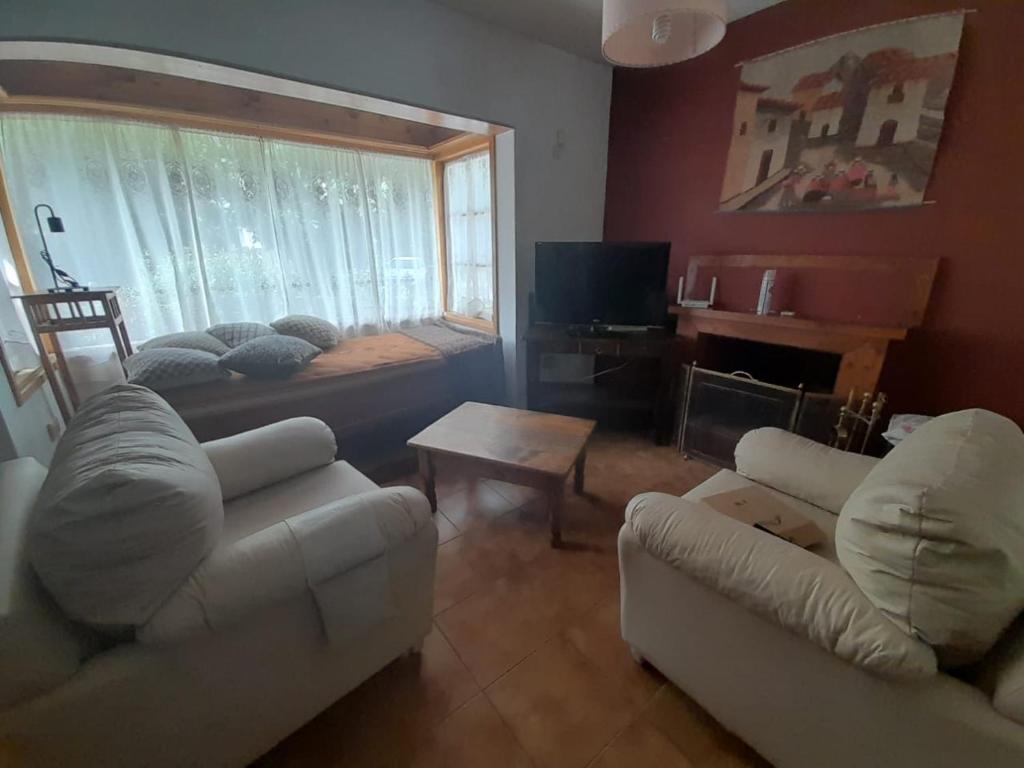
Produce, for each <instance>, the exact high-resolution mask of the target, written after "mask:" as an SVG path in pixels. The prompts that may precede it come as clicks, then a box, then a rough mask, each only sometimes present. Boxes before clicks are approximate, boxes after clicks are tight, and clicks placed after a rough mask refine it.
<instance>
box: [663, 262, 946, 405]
mask: <svg viewBox="0 0 1024 768" xmlns="http://www.w3.org/2000/svg"><path fill="white" fill-rule="evenodd" d="M938 266H939V262H938V259H926V258H916V257H909V256H901V257H899V258H886V257H877V256H855V255H848V256H842V255H832V256H825V255H814V254H803V255H800V254H798V255H778V254H776V255H772V254H694V255H691V256H690V257H689V259H688V265H687V269H686V285H687V286H688V287H689V288H690V289H691V290H692V289H693V287H694V286H696V285H697V276H698V271H699V270H701V269H704V270H708V271H710V272H711V273H712V274H714V273H715V272H717V271H719V270H724V269H780V270H785V269H799V270H823V271H825V270H839V271H852V272H859V273H864V274H872V275H875V276H877V278H878V279H879V280H888V279H890V278H894V277H895V276H901V275H905V276H906V278H907V279H908V281H909V285H908V290H907V294H906V301H905V306H899V307H894V308H893V309H894V310H895V311H896V312H898V316H899V318H900V319H899V320H898V321H897V323H898V324H897V325H893V326H877V325H859V324H857V323H840V322H833V321H828V320H810V319H807V318H803V317H783V316H781V315H756V314H753V313H747V312H724V311H722V310H717V309H691V308H688V307H680V306H675V305H673V306H670V307H669V312H670V313H672V314H673V315H675V317H676V334H677V335H679V336H681V337H682V338H683V339H686V340H687V343H688V344H689V346H690V351H691V352H693V353H694V354H696V353H697V350H698V343H697V342H698V336H701V335H704V336H727V337H731V338H734V339H745V340H747V341H759V342H762V343H765V344H779V345H782V346H786V347H798V348H800V349H811V350H816V351H819V352H830V353H832V354H836V355H839V356H840V357H841V360H840V363H839V372H838V375H837V376H836V382H835V387H834V389H833V392H834V394H836V395H837V396H839V397H841V398H843V399H845V398H846V397H847V395H848V394H849V393H850V391H851V390H853V391H854V392H855V393H856V394H858V395H859V394H862V393H864V392H870V393H873V392H875V391H876V387H877V386H878V378H879V376H880V375H881V373H882V364H883V363H884V362H885V355H886V352H887V350H888V348H889V343H890V342H892V341H902V340H903V339H905V338H906V336H907V331H908V330H909V329H910V328H916V327H917V326H919V325H921V323H922V322H923V321H924V312H925V308H926V307H927V306H928V299H929V297H930V296H931V291H932V283H933V282H934V280H935V274H936V271H937V269H938Z"/></svg>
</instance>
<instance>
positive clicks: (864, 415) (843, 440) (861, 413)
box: [830, 389, 886, 453]
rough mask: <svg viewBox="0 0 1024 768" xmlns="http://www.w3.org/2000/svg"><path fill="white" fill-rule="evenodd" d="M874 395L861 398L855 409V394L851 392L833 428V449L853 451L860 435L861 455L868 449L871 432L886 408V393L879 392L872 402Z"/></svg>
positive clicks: (867, 394) (869, 394) (868, 394)
mask: <svg viewBox="0 0 1024 768" xmlns="http://www.w3.org/2000/svg"><path fill="white" fill-rule="evenodd" d="M871 396H872V394H871V393H870V392H865V393H864V395H863V396H862V397H861V400H860V405H859V406H858V407H856V408H854V401H855V400H856V398H855V397H854V392H853V390H852V389H851V390H850V396H849V397H848V398H847V399H846V405H844V406H842V407H841V408H840V409H839V419H838V420H837V421H836V425H835V427H833V433H834V434H833V436H832V442H831V443H830V445H831V446H832V447H833V448H839V449H840V450H843V451H851V450H853V446H854V443H855V441H856V440H857V437H858V434H860V451H859V452H860V453H864V451H865V450H866V449H867V447H868V439H869V438H870V437H871V432H872V431H873V430H874V428H875V426H876V425H877V424H878V420H879V418H880V417H881V415H882V409H883V408H884V407H885V401H886V397H885V393H882V392H879V393H878V397H877V398H875V402H873V403H872V402H871Z"/></svg>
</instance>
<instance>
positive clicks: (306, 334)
mask: <svg viewBox="0 0 1024 768" xmlns="http://www.w3.org/2000/svg"><path fill="white" fill-rule="evenodd" d="M270 327H271V328H273V329H274V330H275V331H277V332H278V333H283V334H284V335H285V336H295V337H297V338H300V339H305V340H306V341H308V342H309V343H310V344H315V345H316V346H318V347H320V349H330V348H331V347H336V346H338V342H339V341H340V340H341V334H340V333H338V328H337V326H335V325H334V324H333V323H329V322H327V321H326V320H322V319H320V318H319V317H313V316H312V315H286V316H285V317H282V318H281V319H280V320H275V321H274V322H272V323H271V324H270Z"/></svg>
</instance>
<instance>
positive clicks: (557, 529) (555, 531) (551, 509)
mask: <svg viewBox="0 0 1024 768" xmlns="http://www.w3.org/2000/svg"><path fill="white" fill-rule="evenodd" d="M564 488H565V486H564V485H559V487H558V488H557V489H554V490H552V491H551V493H550V494H549V495H548V517H549V518H550V519H551V546H552V547H560V546H562V495H563V492H564Z"/></svg>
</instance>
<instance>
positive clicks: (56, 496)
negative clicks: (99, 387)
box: [29, 384, 224, 632]
mask: <svg viewBox="0 0 1024 768" xmlns="http://www.w3.org/2000/svg"><path fill="white" fill-rule="evenodd" d="M223 521H224V509H223V506H222V503H221V493H220V486H219V485H218V483H217V475H216V474H215V473H214V470H213V467H212V466H211V465H210V461H209V459H208V458H207V457H206V453H205V452H204V451H203V449H202V448H201V447H200V446H199V443H197V442H196V440H195V438H194V437H193V436H192V433H191V432H189V430H188V427H186V426H185V423H184V422H183V421H182V420H181V418H180V417H179V416H178V415H177V414H176V413H175V412H174V411H173V410H172V409H171V407H170V406H169V405H167V403H166V402H164V401H163V400H162V399H161V398H160V397H159V396H158V395H156V394H154V393H153V392H151V391H150V390H148V389H146V388H144V387H138V386H134V385H131V384H121V385H117V386H114V387H111V388H110V389H108V390H106V391H105V392H102V393H101V394H99V395H96V396H95V397H93V398H90V399H89V400H87V401H86V402H85V403H84V404H83V406H82V408H81V409H80V410H79V412H78V413H77V414H76V415H75V417H74V418H73V419H72V420H71V422H70V424H69V425H68V428H67V431H66V432H65V433H64V436H63V437H62V438H61V440H60V443H59V444H58V445H57V450H56V452H55V453H54V457H53V463H52V464H51V467H50V472H49V474H48V475H47V478H46V481H45V482H44V483H43V487H42V489H41V490H40V492H39V497H38V499H37V501H36V506H35V510H34V512H33V516H32V521H31V524H30V527H29V557H30V560H31V563H32V566H33V567H34V568H35V570H36V573H38V574H39V577H40V579H41V580H42V582H43V584H44V586H45V587H46V588H47V589H48V590H49V592H50V594H51V595H53V597H54V598H55V600H56V601H57V603H58V604H59V605H60V607H61V608H62V609H63V610H64V612H65V613H66V614H67V615H68V616H70V617H71V618H73V619H76V620H78V621H81V622H84V623H87V624H90V625H92V626H94V627H97V628H99V629H103V630H107V631H112V632H114V631H120V630H123V629H125V628H127V627H133V626H139V625H141V624H144V623H145V622H146V621H147V620H148V619H149V617H150V616H151V615H152V614H153V613H154V612H155V611H156V609H157V608H159V606H160V604H161V603H163V601H164V600H166V599H167V597H168V596H169V595H170V594H172V593H173V592H174V590H175V589H177V588H178V586H179V585H180V584H181V583H182V582H183V581H184V580H185V579H186V578H188V576H189V574H190V573H192V571H193V570H195V568H196V566H197V565H198V564H199V562H200V561H201V560H202V559H203V558H204V557H205V556H206V555H207V554H208V553H209V552H210V551H211V550H212V549H213V547H214V545H215V544H216V542H217V540H218V538H219V537H220V533H221V528H222V525H223Z"/></svg>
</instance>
